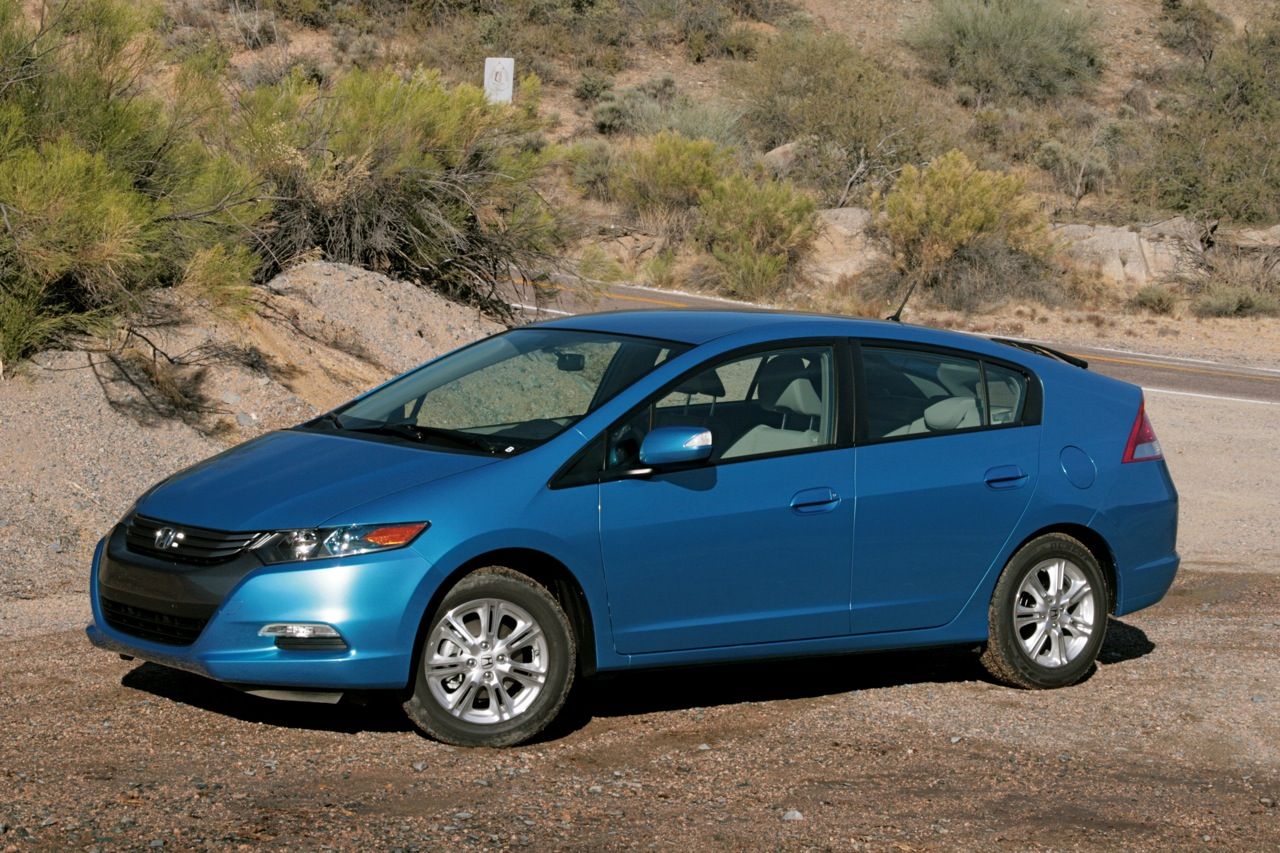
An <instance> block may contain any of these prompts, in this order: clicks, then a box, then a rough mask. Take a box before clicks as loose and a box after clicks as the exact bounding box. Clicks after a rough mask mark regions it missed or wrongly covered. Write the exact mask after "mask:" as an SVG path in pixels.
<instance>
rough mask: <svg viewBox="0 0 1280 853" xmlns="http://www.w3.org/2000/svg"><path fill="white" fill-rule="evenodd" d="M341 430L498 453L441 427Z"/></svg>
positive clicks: (471, 437)
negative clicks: (437, 442) (439, 442)
mask: <svg viewBox="0 0 1280 853" xmlns="http://www.w3.org/2000/svg"><path fill="white" fill-rule="evenodd" d="M341 429H343V430H346V431H347V432H364V433H372V434H374V435H390V436H394V437H396V438H407V439H409V440H411V441H414V442H417V443H418V444H426V443H429V442H431V441H437V440H442V441H444V442H447V443H449V444H452V445H454V446H455V447H466V448H471V449H473V450H483V451H484V452H485V453H489V454H494V453H497V452H498V448H496V447H495V446H494V445H493V444H492V443H491V442H489V441H488V440H486V439H484V438H481V437H480V436H478V435H473V434H472V433H469V432H462V431H461V430H454V429H443V428H441V427H429V426H418V425H417V424H404V423H387V424H371V425H369V426H343V427H341Z"/></svg>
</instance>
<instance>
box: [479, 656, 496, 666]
mask: <svg viewBox="0 0 1280 853" xmlns="http://www.w3.org/2000/svg"><path fill="white" fill-rule="evenodd" d="M480 666H481V667H483V668H484V669H493V657H492V656H491V655H485V656H484V657H482V658H480Z"/></svg>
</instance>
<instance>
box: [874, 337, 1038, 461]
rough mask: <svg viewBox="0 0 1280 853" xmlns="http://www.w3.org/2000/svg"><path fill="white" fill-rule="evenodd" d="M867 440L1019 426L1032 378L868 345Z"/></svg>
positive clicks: (953, 358)
mask: <svg viewBox="0 0 1280 853" xmlns="http://www.w3.org/2000/svg"><path fill="white" fill-rule="evenodd" d="M862 367H863V374H864V382H865V386H866V392H867V408H866V421H867V436H868V438H871V439H880V438H899V437H902V436H912V435H929V434H932V433H947V432H959V431H963V430H970V429H979V428H982V427H987V426H1000V425H1012V424H1017V423H1020V422H1021V420H1022V415H1023V408H1024V406H1025V403H1026V397H1027V379H1026V377H1025V376H1024V375H1022V374H1021V373H1018V372H1016V371H1014V370H1011V369H1009V368H1006V367H1003V366H1000V365H996V364H991V363H989V362H987V363H983V362H982V361H981V360H979V359H977V358H965V357H964V356H959V355H952V354H950V353H937V352H928V351H922V350H914V349H897V348H893V347H880V346H864V347H863V348H862Z"/></svg>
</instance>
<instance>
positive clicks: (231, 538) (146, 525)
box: [125, 515, 258, 565]
mask: <svg viewBox="0 0 1280 853" xmlns="http://www.w3.org/2000/svg"><path fill="white" fill-rule="evenodd" d="M257 535H258V534H256V533H229V532H227V531H225V530H210V529H208V528H205V527H189V526H186V525H177V524H170V523H169V522H167V521H158V520H156V519H154V518H144V517H143V516H140V515H135V516H134V517H133V518H131V519H129V522H128V524H127V525H126V527H125V541H126V542H127V543H128V546H129V550H130V551H133V552H134V553H135V554H150V555H153V556H156V557H164V558H165V559H167V560H174V561H176V562H179V563H195V564H197V565H209V564H211V563H221V562H224V561H226V560H230V559H231V558H232V557H234V556H236V555H237V554H239V553H240V552H241V551H243V550H244V549H245V548H246V547H247V546H248V545H249V543H250V542H252V541H253V540H254V539H255V538H256V537H257Z"/></svg>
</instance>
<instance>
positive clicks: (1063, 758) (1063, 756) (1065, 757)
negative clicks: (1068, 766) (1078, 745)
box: [1058, 752, 1071, 761]
mask: <svg viewBox="0 0 1280 853" xmlns="http://www.w3.org/2000/svg"><path fill="white" fill-rule="evenodd" d="M1058 760H1059V761H1070V760H1071V756H1070V755H1067V754H1066V753H1065V752H1064V753H1062V754H1061V755H1059V756H1058Z"/></svg>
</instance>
